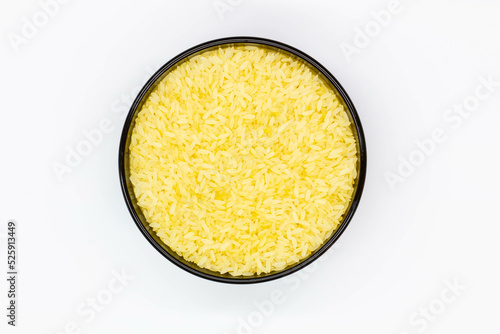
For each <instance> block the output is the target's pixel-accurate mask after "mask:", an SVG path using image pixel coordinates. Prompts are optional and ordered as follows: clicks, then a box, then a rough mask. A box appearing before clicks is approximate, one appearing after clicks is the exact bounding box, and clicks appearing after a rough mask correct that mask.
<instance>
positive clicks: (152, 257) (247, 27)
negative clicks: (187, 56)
mask: <svg viewBox="0 0 500 334" xmlns="http://www.w3.org/2000/svg"><path fill="white" fill-rule="evenodd" d="M221 2H222V3H226V4H227V3H230V4H229V5H226V6H229V7H230V9H231V10H228V7H225V9H226V11H225V12H223V13H218V11H217V10H216V6H217V5H219V6H220V3H221ZM388 3H389V1H386V0H377V1H368V0H364V1H339V0H333V1H332V0H329V1H327V0H323V1H320V0H316V1H311V0H309V1H305V0H304V1H298V0H286V1H285V0H280V1H278V0H275V1H264V0H259V1H255V0H252V1H250V0H243V1H236V0H232V1H230V0H221V1H220V2H217V1H215V2H214V1H212V0H206V1H201V0H197V1H195V0H189V1H180V0H177V1H172V0H168V1H167V0H142V1H131V0H121V1H118V0H107V1H95V0H91V1H77V0H73V1H69V3H67V4H61V5H59V9H58V11H57V13H55V15H53V17H50V18H49V19H48V22H47V23H46V25H45V26H43V27H39V28H38V31H37V32H36V33H34V34H32V35H33V36H30V37H29V38H26V40H24V42H23V44H22V45H19V47H18V48H16V47H14V46H13V44H12V43H11V42H10V40H9V38H10V39H12V36H13V34H17V36H22V29H23V25H25V21H23V18H27V19H28V20H29V21H31V22H33V16H36V15H39V14H37V13H40V11H41V10H42V9H41V6H40V4H39V3H38V2H37V1H35V0H23V1H20V0H1V5H0V29H1V40H0V50H1V53H0V57H1V58H0V69H1V72H0V73H1V75H0V92H1V96H2V99H1V102H2V105H1V116H2V117H1V120H0V153H1V154H0V159H1V164H0V222H1V224H2V225H1V228H2V230H1V232H2V233H3V237H2V239H1V240H0V243H1V245H0V250H1V253H0V254H1V255H0V261H1V262H0V263H1V268H5V262H6V246H5V244H6V242H5V227H6V224H7V221H8V219H15V220H16V221H17V222H18V225H19V230H18V232H19V236H18V238H19V242H18V247H19V257H18V259H19V273H20V275H19V285H18V291H19V297H18V304H19V309H18V319H17V321H18V323H17V324H18V326H17V327H16V328H11V327H10V326H7V325H6V322H7V318H6V317H5V313H6V310H5V307H6V305H7V304H6V303H7V298H6V293H7V285H6V281H5V279H4V273H5V270H4V269H2V272H3V273H2V274H1V275H0V276H1V281H0V282H1V283H0V296H1V297H0V302H1V308H0V309H2V311H1V315H0V319H1V320H0V331H1V332H2V333H47V334H49V333H65V332H66V333H71V332H72V331H71V330H67V331H65V327H66V326H68V324H69V328H71V326H73V325H71V324H72V323H73V324H74V325H75V326H77V327H78V330H76V331H73V332H80V333H214V334H215V333H221V334H224V333H231V334H233V333H281V332H283V333H285V332H286V333H306V332H313V331H320V330H321V331H323V332H329V333H343V334H350V333H374V334H375V333H381V334H382V333H384V334H387V333H394V334H400V333H408V334H414V333H423V332H425V333H476V332H480V333H481V332H484V333H498V332H499V331H500V324H499V322H498V314H499V312H500V306H499V305H500V303H499V299H500V287H499V282H500V273H499V270H498V267H499V261H498V254H499V251H500V243H499V242H498V239H499V237H500V227H499V223H500V219H499V218H498V217H499V216H498V206H499V201H500V191H499V188H500V187H499V186H500V178H499V173H498V170H499V161H500V159H499V158H498V153H499V152H498V144H500V131H499V130H500V129H499V125H500V115H499V107H500V87H498V86H497V87H496V88H495V90H494V92H492V93H491V94H490V96H489V97H488V98H486V99H485V100H484V101H481V102H480V105H479V106H478V107H477V108H476V109H475V111H474V112H472V113H471V115H470V117H468V118H466V119H463V121H462V122H461V123H460V124H458V121H456V122H457V123H455V122H451V121H449V120H448V121H446V120H445V115H446V112H447V110H448V109H449V108H452V107H453V105H454V104H459V103H462V102H464V101H465V100H467V99H468V98H470V97H471V96H472V95H473V94H474V92H475V89H476V87H477V86H478V85H480V84H481V82H480V79H479V78H480V77H484V78H488V77H491V78H492V80H493V81H496V82H499V81H500V65H499V61H500V40H499V37H498V33H499V32H500V21H499V20H498V14H499V13H500V3H499V2H498V1H497V0H490V1H488V0H475V1H470V0H469V1H465V0H462V1H460V0H434V1H431V0H401V5H400V10H399V13H398V14H396V15H392V19H391V22H390V23H389V24H388V25H387V26H385V27H383V28H382V29H381V31H380V32H379V33H378V34H377V35H376V34H375V33H373V34H372V35H373V36H374V37H372V38H370V40H371V41H370V43H369V45H368V46H366V47H363V48H360V49H359V53H358V54H354V55H353V56H352V59H351V61H350V62H349V61H348V59H347V57H345V55H344V53H343V52H342V50H341V47H340V46H341V45H342V43H349V44H351V45H354V44H353V43H354V38H355V36H356V34H357V30H356V28H357V27H359V28H360V29H364V28H365V27H366V25H367V24H368V26H370V22H371V21H373V20H374V19H373V17H372V16H371V14H370V13H371V12H372V11H380V10H382V9H385V8H387V6H388ZM218 14H221V15H218ZM42 15H43V14H42ZM41 19H43V17H42V18H41ZM42 21H43V20H42ZM42 23H43V22H42ZM32 33H33V32H32ZM238 35H247V36H258V37H266V38H270V39H275V40H278V41H281V42H284V43H287V44H290V45H292V46H295V47H297V48H299V49H301V50H302V51H304V52H306V53H308V54H310V55H311V56H312V57H314V58H316V59H317V60H318V61H320V62H321V63H322V64H323V65H325V66H326V67H327V68H328V69H329V70H330V71H331V72H332V73H333V74H334V75H335V76H336V77H337V79H338V80H339V81H340V82H341V83H342V85H343V86H344V88H345V89H346V91H347V92H348V94H349V95H350V97H351V99H352V100H353V102H354V104H355V105H356V107H357V110H358V113H359V115H360V118H361V120H362V123H363V126H364V129H365V134H366V142H367V145H368V174H367V180H366V184H365V190H364V194H363V198H362V201H361V204H360V206H359V208H358V211H357V212H356V214H355V216H354V219H353V220H352V221H351V223H350V225H349V227H348V228H347V230H346V232H345V233H344V235H343V236H342V237H341V238H340V240H339V241H338V243H336V244H335V245H334V247H333V248H332V249H331V250H330V251H329V252H328V255H327V256H326V257H325V259H324V261H321V262H318V264H317V266H314V267H313V268H312V269H309V272H307V271H304V272H303V273H302V275H298V274H295V275H293V276H291V277H290V278H287V279H280V280H276V281H272V282H268V283H264V284H257V285H246V286H239V285H227V284H220V283H214V282H210V281H207V280H203V279H201V278H198V277H195V276H193V275H191V274H188V273H186V272H184V271H182V270H181V269H178V268H177V267H175V266H174V265H173V264H171V263H170V262H168V261H167V260H166V259H164V258H163V257H162V256H161V255H160V254H159V253H158V252H157V251H156V250H154V249H153V247H151V246H150V245H149V244H148V243H147V241H146V240H145V238H144V237H143V236H142V235H141V234H140V232H139V230H138V229H137V227H136V226H135V224H134V223H133V221H132V219H131V217H130V215H129V213H128V211H127V209H126V206H125V204H124V201H123V198H122V194H121V190H120V186H119V182H118V167H117V164H118V163H117V160H118V158H117V157H118V144H119V137H120V133H121V128H122V126H123V115H124V114H125V113H126V111H125V110H126V109H127V108H128V107H129V106H130V103H129V102H124V101H122V100H121V98H122V97H123V98H124V100H127V99H128V98H132V97H133V96H132V95H133V94H134V93H133V91H134V87H137V86H138V85H142V84H143V83H144V82H145V80H146V79H147V78H148V77H149V76H150V75H151V73H152V71H154V70H156V69H157V68H158V67H159V66H161V65H162V64H163V63H165V62H166V61H168V60H169V59H171V58H172V57H173V56H175V55H177V54H178V53H180V52H182V51H184V50H185V49H187V48H189V47H191V46H194V45H196V44H198V43H201V42H204V41H207V40H210V39H214V38H219V37H227V36H238ZM375 35H376V36H375ZM23 38H24V37H23ZM16 49H18V50H16ZM103 119H109V120H110V121H111V123H112V124H113V130H112V131H111V132H110V133H108V134H105V135H104V137H103V139H102V141H101V142H100V143H98V144H97V145H95V146H93V148H92V152H91V153H90V154H89V155H88V156H86V157H84V158H83V159H82V161H81V162H80V163H79V165H78V166H76V167H75V168H73V169H72V171H71V172H68V173H66V174H64V176H63V180H62V182H60V181H59V180H58V178H57V176H56V173H55V172H54V170H53V165H54V163H55V162H58V163H65V158H66V155H67V154H68V150H69V149H76V147H77V145H79V144H80V143H81V142H82V141H84V140H85V136H84V134H83V131H90V130H92V129H96V128H98V127H99V124H100V122H101V121H102V120H103ZM436 128H441V129H443V131H444V132H445V136H446V140H445V141H444V142H443V143H440V144H437V145H436V147H435V149H434V151H433V152H431V154H429V155H426V156H425V159H424V160H425V161H423V163H422V164H421V165H419V166H417V167H415V170H414V171H413V173H412V174H411V175H409V176H408V177H405V178H404V182H400V183H398V184H396V185H395V187H394V188H395V189H394V190H392V189H391V187H390V186H389V183H388V182H387V181H386V174H387V173H388V172H390V173H397V170H398V166H399V164H400V160H399V159H400V157H402V158H404V159H408V158H409V157H410V155H411V154H413V155H414V156H416V155H418V153H415V152H416V151H417V150H418V146H417V145H416V144H415V141H416V140H424V139H426V138H429V137H430V136H431V133H432V131H433V130H434V129H436ZM415 154H416V155H415ZM122 270H125V271H126V272H127V273H128V275H133V276H134V279H133V280H131V281H129V282H128V285H127V286H126V287H125V288H124V289H123V290H122V291H121V292H119V293H117V294H114V295H113V296H112V300H111V301H110V302H109V304H107V305H105V306H104V309H103V310H102V311H101V312H98V313H97V314H96V315H95V317H94V318H93V319H91V320H89V317H88V316H82V315H80V314H78V313H77V311H76V309H77V307H78V306H79V305H80V304H81V303H86V300H87V299H88V298H92V297H95V296H96V295H99V294H102V293H104V294H105V293H106V292H105V290H104V289H106V288H107V286H108V284H109V283H110V282H111V281H112V279H113V271H118V272H119V271H122ZM446 280H449V281H450V282H453V281H454V280H456V281H457V282H459V284H460V285H461V286H463V289H462V290H460V291H459V292H458V296H455V298H454V301H453V302H450V303H446V304H444V305H445V307H444V309H439V306H440V305H441V306H442V305H443V302H442V300H441V299H440V298H441V292H442V291H445V290H446V289H447V285H446V283H445V281H446ZM273 290H276V291H278V293H279V292H280V291H281V293H283V296H284V301H283V302H282V303H279V304H274V305H272V308H273V312H270V313H271V314H268V313H267V312H266V314H264V315H263V314H262V313H258V312H260V311H258V310H259V309H258V308H257V307H256V306H255V304H254V303H255V302H257V303H264V304H266V305H269V300H270V295H271V294H272V291H273ZM103 291H104V292H103ZM445 292H446V291H445ZM448 296H452V294H451V293H449V294H448ZM431 305H432V307H434V311H431V316H432V321H430V320H420V322H418V323H415V322H411V321H410V319H411V318H412V317H415V312H416V314H417V318H413V320H416V319H425V318H421V316H420V315H418V314H419V312H423V311H422V310H425V309H426V308H429V307H430V306H431ZM436 307H438V309H437V311H436V309H435V308H436ZM432 312H434V313H432ZM437 313H439V314H437ZM249 317H250V318H251V319H249ZM419 317H420V318H419ZM252 319H253V320H252ZM248 321H250V322H251V323H254V325H255V323H257V326H252V327H246V326H247V325H246V324H248ZM422 321H423V323H422ZM424 324H425V326H424ZM248 326H250V325H248Z"/></svg>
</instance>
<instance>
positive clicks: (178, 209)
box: [130, 46, 358, 276]
mask: <svg viewBox="0 0 500 334" xmlns="http://www.w3.org/2000/svg"><path fill="white" fill-rule="evenodd" d="M357 157H358V152H357V144H356V138H355V135H354V133H353V128H352V125H351V123H350V121H349V118H348V116H347V113H346V111H345V110H344V107H343V106H342V104H341V103H340V101H339V99H338V97H337V96H336V95H335V93H334V91H333V90H332V89H331V88H330V86H329V84H327V83H326V82H325V81H324V80H323V79H322V78H321V77H320V76H318V74H317V73H316V72H315V71H314V70H313V69H312V68H311V67H310V65H307V64H304V63H303V62H302V61H300V60H299V59H296V58H294V57H292V56H291V55H289V54H287V53H284V52H279V51H274V50H271V49H266V48H261V47H249V46H223V47H220V48H218V49H212V50H207V51H204V52H202V53H201V54H197V55H196V56H193V57H191V58H189V59H188V60H187V61H185V62H183V63H181V64H179V65H177V66H176V67H175V68H174V69H173V70H172V71H171V72H170V73H169V74H168V75H167V76H166V77H165V78H164V79H163V80H162V81H161V82H159V84H158V86H157V87H156V88H155V89H154V90H153V91H152V93H151V94H150V95H149V97H148V98H147V101H146V102H145V104H144V106H143V107H142V109H141V110H140V112H139V113H138V116H137V119H136V123H135V125H134V128H133V134H132V137H131V143H130V172H131V177H130V179H131V182H132V184H133V187H134V192H135V195H136V197H137V199H138V205H139V206H140V208H141V209H142V211H143V213H144V215H145V217H146V219H147V221H148V223H149V224H150V225H151V227H152V228H153V229H154V231H155V232H156V233H157V235H158V236H159V237H160V238H161V240H162V241H163V242H165V244H167V245H168V246H169V247H170V248H171V249H173V250H174V251H175V252H177V253H178V254H179V255H181V256H183V257H184V258H185V259H186V260H188V261H191V262H194V263H196V264H197V265H198V266H200V267H203V268H207V269H209V270H213V271H217V272H220V273H229V274H231V275H234V276H241V275H244V276H248V275H254V274H260V273H269V272H271V271H275V270H281V269H284V268H285V267H287V266H289V265H291V264H294V263H296V262H298V261H300V260H301V259H304V258H306V257H307V256H308V255H309V254H311V252H313V251H314V250H315V249H317V248H318V247H320V246H321V245H322V244H323V243H324V241H325V240H326V239H327V238H329V237H330V236H331V235H332V233H333V232H334V231H335V230H336V229H337V228H338V227H339V225H340V223H341V222H342V219H343V216H344V215H345V213H346V211H347V209H348V207H349V205H350V202H351V200H352V197H353V192H354V189H353V188H354V182H355V179H356V175H357V174H356V170H357Z"/></svg>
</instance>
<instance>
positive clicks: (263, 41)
mask: <svg viewBox="0 0 500 334" xmlns="http://www.w3.org/2000/svg"><path fill="white" fill-rule="evenodd" d="M241 43H250V44H258V45H264V46H267V47H273V48H277V49H281V50H284V51H287V52H289V53H291V54H293V55H294V56H296V57H298V58H301V59H302V60H303V61H305V62H307V63H309V64H310V65H312V66H313V67H314V68H316V69H317V70H318V71H319V72H320V73H322V74H323V76H324V77H325V78H326V79H328V81H330V83H331V84H332V85H333V86H334V87H335V89H336V90H337V91H338V93H339V94H340V96H341V97H342V99H343V100H344V103H345V105H346V106H347V109H348V112H349V114H350V115H351V117H352V121H353V123H354V127H355V129H356V132H357V139H358V145H359V150H360V152H359V174H358V180H357V188H356V192H355V194H354V196H353V199H352V202H351V205H350V208H349V211H348V212H347V213H346V214H345V217H344V219H343V220H342V222H341V223H340V226H339V227H338V228H337V230H336V231H335V232H334V233H333V235H332V236H331V237H330V238H329V239H328V240H327V241H326V242H325V243H324V244H323V245H322V246H321V247H320V248H319V249H318V250H316V251H315V252H314V253H313V254H312V255H310V256H309V257H307V258H306V259H304V260H302V261H301V262H298V263H297V264H295V265H292V266H291V267H290V268H288V269H285V270H282V271H278V272H275V273H272V272H271V273H270V274H269V275H266V276H260V277H241V276H235V277H234V278H232V277H220V276H216V275H210V274H207V273H205V272H201V271H198V270H196V269H194V268H192V267H190V266H188V265H186V264H184V263H182V262H181V261H179V260H178V259H176V258H175V257H173V256H172V255H171V254H169V253H168V252H167V251H166V250H165V249H163V247H162V246H161V245H160V244H159V243H158V242H157V241H156V240H155V239H154V238H153V237H152V236H151V234H150V233H149V232H148V231H147V229H146V228H145V226H144V225H143V223H142V221H141V219H140V218H139V216H138V214H137V212H136V211H135V208H134V206H133V203H132V199H131V198H130V194H129V189H128V187H127V180H126V173H125V152H126V142H127V138H128V133H129V131H130V130H131V125H132V121H133V119H134V115H135V114H136V112H138V107H139V106H140V105H141V102H142V101H143V99H144V97H145V96H146V95H147V94H148V91H149V90H150V88H151V87H152V86H153V85H154V84H155V83H156V82H157V80H158V79H160V78H161V77H162V76H163V74H165V72H167V71H168V70H169V69H170V68H171V67H173V66H175V65H176V64H177V63H179V62H180V61H182V60H183V59H185V58H187V57H189V56H191V55H193V54H195V53H197V52H199V51H202V50H204V49H208V48H212V47H216V46H221V45H225V44H241ZM366 160H367V157H366V143H365V136H364V132H363V128H362V126H361V121H360V119H359V116H358V113H357V111H356V108H355V107H354V104H353V103H352V101H351V99H350V98H349V96H348V95H347V93H346V91H345V90H344V88H343V87H342V85H341V84H340V83H339V82H338V80H337V79H336V78H335V77H334V76H333V75H332V74H331V73H330V72H329V71H328V70H327V69H326V68H325V67H324V66H323V65H321V64H320V63H319V62H318V61H316V60H315V59H314V58H312V57H311V56H309V55H308V54H306V53H304V52H302V51H300V50H298V49H296V48H294V47H292V46H290V45H287V44H284V43H282V42H278V41H274V40H270V39H267V38H261V37H247V36H237V37H224V38H218V39H214V40H210V41H207V42H204V43H201V44H198V45H196V46H194V47H191V48H189V49H187V50H185V51H183V52H181V53H179V54H178V55H177V56H175V57H173V58H172V59H171V60H169V61H168V62H166V63H165V64H164V65H163V66H161V67H160V68H159V69H158V70H157V71H156V72H155V73H154V74H153V75H152V76H151V78H150V79H149V80H148V81H147V82H146V83H145V84H144V86H143V87H142V89H141V90H140V91H139V93H138V94H137V97H136V98H135V100H134V102H133V103H132V106H131V107H130V110H129V112H128V115H127V118H126V119H125V123H124V125H123V130H122V134H121V138H120V146H119V154H118V172H119V178H120V185H121V190H122V194H123V196H124V199H125V203H126V204H127V208H128V210H129V212H130V214H131V216H132V218H133V220H134V222H135V224H136V225H137V227H138V228H139V230H140V231H141V232H142V234H143V236H144V237H145V238H146V239H147V240H148V241H149V243H150V244H151V245H152V246H153V247H154V248H155V249H156V250H157V251H158V252H159V253H160V254H162V255H163V256H164V257H165V258H167V259H168V260H169V261H170V262H172V263H173V264H174V265H176V266H177V267H179V268H181V269H183V270H185V271H187V272H189V273H191V274H193V275H195V276H198V277H201V278H205V279H208V280H211V281H215V282H222V283H233V284H248V283H261V282H267V281H271V280H275V279H278V278H282V277H285V276H287V275H290V274H292V273H295V272H297V271H298V270H301V269H303V268H305V267H306V266H308V265H309V264H311V263H312V262H314V261H315V260H317V259H318V258H319V257H320V256H321V255H323V254H324V253H325V252H326V251H327V250H328V249H329V248H330V247H331V246H332V245H333V244H334V243H335V242H336V241H337V240H338V239H339V237H340V236H341V235H342V233H343V232H344V231H345V229H346V227H347V226H348V225H349V223H350V221H351V219H352V217H353V215H354V213H355V212H356V209H357V207H358V204H359V202H360V199H361V194H362V192H363V188H364V183H365V178H366V169H367V161H366ZM132 191H133V189H132ZM146 223H147V222H146ZM167 247H168V245H167ZM214 273H215V272H214Z"/></svg>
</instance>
